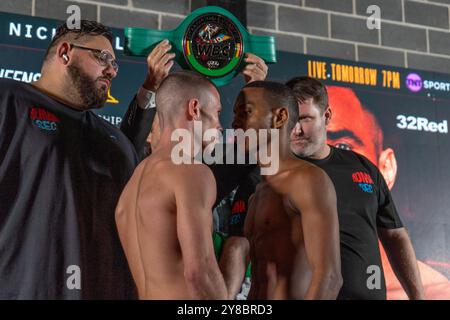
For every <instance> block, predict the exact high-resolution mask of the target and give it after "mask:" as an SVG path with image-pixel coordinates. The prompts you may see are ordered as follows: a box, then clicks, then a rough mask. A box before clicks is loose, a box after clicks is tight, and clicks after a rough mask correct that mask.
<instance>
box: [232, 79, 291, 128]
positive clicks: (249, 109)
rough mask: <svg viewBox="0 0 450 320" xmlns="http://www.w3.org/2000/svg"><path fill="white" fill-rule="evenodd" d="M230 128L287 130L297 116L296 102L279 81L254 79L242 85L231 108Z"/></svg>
mask: <svg viewBox="0 0 450 320" xmlns="http://www.w3.org/2000/svg"><path fill="white" fill-rule="evenodd" d="M233 112H234V120H233V123H232V126H233V128H234V129H243V130H247V129H254V130H260V129H266V130H267V129H280V130H286V131H287V132H290V131H291V130H292V128H293V127H294V126H295V123H296V122H297V119H298V109H297V101H296V99H295V96H294V93H293V92H292V90H291V89H289V88H288V87H287V86H285V85H284V84H282V83H277V82H272V81H254V82H251V83H249V84H247V85H246V86H245V87H243V88H242V89H241V91H240V93H239V95H238V97H237V99H236V102H235V104H234V108H233Z"/></svg>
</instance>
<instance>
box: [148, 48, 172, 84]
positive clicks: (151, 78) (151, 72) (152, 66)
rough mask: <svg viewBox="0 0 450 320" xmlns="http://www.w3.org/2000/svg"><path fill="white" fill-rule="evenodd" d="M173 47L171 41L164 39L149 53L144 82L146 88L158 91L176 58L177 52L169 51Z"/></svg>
mask: <svg viewBox="0 0 450 320" xmlns="http://www.w3.org/2000/svg"><path fill="white" fill-rule="evenodd" d="M171 48H172V46H171V45H170V43H169V41H168V40H163V41H161V42H160V43H159V44H158V45H157V46H156V47H155V48H154V49H153V50H152V52H150V54H149V55H148V57H147V66H148V72H147V77H146V78H145V82H144V84H143V87H144V88H145V89H147V90H151V91H156V90H157V89H158V87H159V85H160V84H161V82H162V81H163V80H164V79H165V78H166V77H167V75H168V74H169V71H170V69H171V68H172V66H173V58H175V53H169V51H170V49H171Z"/></svg>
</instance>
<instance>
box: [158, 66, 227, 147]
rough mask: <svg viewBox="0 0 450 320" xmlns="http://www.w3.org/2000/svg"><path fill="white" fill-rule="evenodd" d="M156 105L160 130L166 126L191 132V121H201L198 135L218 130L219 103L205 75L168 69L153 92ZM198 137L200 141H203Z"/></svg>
mask: <svg viewBox="0 0 450 320" xmlns="http://www.w3.org/2000/svg"><path fill="white" fill-rule="evenodd" d="M156 108H157V110H158V116H159V126H160V130H161V132H163V131H164V130H165V129H167V128H169V129H170V130H174V129H177V128H184V129H188V130H189V131H192V132H194V134H196V132H195V131H193V130H194V122H195V121H198V122H201V127H202V130H201V131H202V132H201V134H202V137H203V135H204V133H205V131H206V130H209V129H217V130H218V131H222V126H221V124H220V119H219V116H220V112H221V111H222V105H221V103H220V95H219V91H218V90H217V88H216V86H215V85H214V84H213V83H212V82H211V81H210V80H209V79H207V78H206V77H204V76H202V75H201V74H199V73H196V72H193V71H178V72H174V73H171V74H169V75H168V76H167V78H165V79H164V81H163V82H162V83H161V85H160V87H159V88H158V91H157V92H156ZM202 137H197V136H196V137H195V138H196V139H201V141H202V142H203V145H204V146H205V144H207V143H206V142H205V141H203V139H202Z"/></svg>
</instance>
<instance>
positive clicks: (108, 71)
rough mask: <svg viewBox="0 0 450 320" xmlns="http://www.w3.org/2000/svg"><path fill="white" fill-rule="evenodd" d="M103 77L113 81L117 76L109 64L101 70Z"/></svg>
mask: <svg viewBox="0 0 450 320" xmlns="http://www.w3.org/2000/svg"><path fill="white" fill-rule="evenodd" d="M103 75H105V76H107V77H108V78H110V79H114V78H115V77H116V76H117V72H116V71H115V70H114V68H113V66H112V65H111V63H108V64H107V65H106V68H105V69H103Z"/></svg>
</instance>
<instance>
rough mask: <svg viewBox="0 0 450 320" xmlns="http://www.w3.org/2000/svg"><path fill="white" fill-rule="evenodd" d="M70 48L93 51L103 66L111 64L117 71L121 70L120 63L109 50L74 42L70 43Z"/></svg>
mask: <svg viewBox="0 0 450 320" xmlns="http://www.w3.org/2000/svg"><path fill="white" fill-rule="evenodd" d="M70 48H71V49H72V48H78V49H81V50H87V51H91V52H92V53H93V54H94V56H95V57H96V58H97V61H98V62H99V63H100V65H101V66H103V67H106V66H107V65H108V64H110V65H111V66H112V67H113V69H114V72H115V73H117V72H119V65H118V64H117V61H116V59H114V57H113V55H112V54H111V53H110V52H109V51H108V50H99V49H94V48H88V47H83V46H79V45H76V44H73V43H71V44H70Z"/></svg>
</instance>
